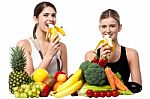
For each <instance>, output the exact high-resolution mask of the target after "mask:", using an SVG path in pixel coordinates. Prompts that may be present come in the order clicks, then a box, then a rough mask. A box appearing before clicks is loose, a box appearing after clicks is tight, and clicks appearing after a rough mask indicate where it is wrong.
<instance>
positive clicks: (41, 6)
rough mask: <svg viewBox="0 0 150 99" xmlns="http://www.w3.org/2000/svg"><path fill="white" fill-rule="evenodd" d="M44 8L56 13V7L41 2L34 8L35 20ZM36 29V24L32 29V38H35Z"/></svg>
mask: <svg viewBox="0 0 150 99" xmlns="http://www.w3.org/2000/svg"><path fill="white" fill-rule="evenodd" d="M46 7H51V8H53V9H54V10H55V12H57V10H56V7H55V6H54V5H53V4H52V3H50V2H41V3H39V4H37V5H36V6H35V8H34V16H35V17H36V18H38V16H39V14H40V13H41V12H42V11H43V9H44V8H46ZM36 28H37V24H35V26H34V29H33V36H35V32H36Z"/></svg>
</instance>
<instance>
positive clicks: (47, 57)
mask: <svg viewBox="0 0 150 99" xmlns="http://www.w3.org/2000/svg"><path fill="white" fill-rule="evenodd" d="M51 60H52V56H51V55H45V56H44V58H43V60H42V62H41V64H40V65H39V67H40V68H45V69H47V67H48V65H49V63H50V62H51Z"/></svg>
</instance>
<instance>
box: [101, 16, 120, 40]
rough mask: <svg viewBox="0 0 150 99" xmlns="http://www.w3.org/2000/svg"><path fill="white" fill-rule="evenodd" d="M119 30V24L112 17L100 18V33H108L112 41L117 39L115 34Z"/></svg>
mask: <svg viewBox="0 0 150 99" xmlns="http://www.w3.org/2000/svg"><path fill="white" fill-rule="evenodd" d="M120 30H121V25H120V26H119V25H118V22H117V20H115V19H114V18H112V17H109V18H106V19H102V20H101V21H100V32H101V33H102V36H103V37H104V35H106V34H108V35H109V36H110V37H111V38H112V40H113V41H116V40H117V34H118V32H120Z"/></svg>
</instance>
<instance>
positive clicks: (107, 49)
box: [100, 43, 111, 59]
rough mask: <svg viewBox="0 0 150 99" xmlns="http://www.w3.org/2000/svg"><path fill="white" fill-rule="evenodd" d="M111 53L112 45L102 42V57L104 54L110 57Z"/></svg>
mask: <svg viewBox="0 0 150 99" xmlns="http://www.w3.org/2000/svg"><path fill="white" fill-rule="evenodd" d="M110 53H111V47H109V46H108V44H107V43H104V44H102V46H101V48H100V59H101V58H102V57H104V56H106V57H107V58H109V56H110Z"/></svg>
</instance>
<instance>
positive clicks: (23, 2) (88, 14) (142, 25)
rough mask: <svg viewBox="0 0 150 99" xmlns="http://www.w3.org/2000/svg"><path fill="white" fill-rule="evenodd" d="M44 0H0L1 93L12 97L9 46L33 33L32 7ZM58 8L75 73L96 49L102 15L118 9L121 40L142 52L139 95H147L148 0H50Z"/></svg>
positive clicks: (72, 69)
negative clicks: (141, 81)
mask: <svg viewBox="0 0 150 99" xmlns="http://www.w3.org/2000/svg"><path fill="white" fill-rule="evenodd" d="M41 1H42V0H3V1H2V0H1V1H0V13H1V15H0V32H1V33H0V34H1V37H0V45H1V48H0V78H1V81H0V92H1V96H2V97H5V98H6V97H7V98H9V99H10V98H12V97H11V96H10V95H9V91H8V75H9V73H10V71H11V68H10V63H9V62H10V55H9V53H10V47H14V46H15V45H16V43H17V41H19V40H21V39H25V38H27V37H29V36H31V35H32V30H33V27H34V21H33V9H34V7H35V5H36V4H37V3H39V2H41ZM49 1H50V2H52V3H53V4H54V5H55V6H56V8H57V12H58V14H57V25H58V26H63V27H64V29H65V31H66V34H67V36H66V37H62V42H64V43H65V44H66V46H67V51H68V72H69V74H71V73H74V72H75V71H76V70H77V69H78V68H79V65H80V64H81V62H83V61H84V55H85V53H86V52H87V51H88V50H91V49H94V48H95V46H96V44H97V42H98V41H99V39H101V34H100V33H99V29H98V25H99V16H100V14H101V12H102V11H104V10H106V9H108V8H112V9H115V10H117V11H118V13H119V14H120V17H121V23H122V24H123V29H122V31H121V32H120V33H119V38H118V40H119V42H120V44H122V45H124V46H127V47H131V48H134V49H136V50H137V51H138V52H139V57H140V65H141V73H142V79H143V91H142V92H141V93H139V94H138V95H137V96H133V97H129V98H131V99H132V98H135V97H136V98H138V97H139V96H140V97H146V96H148V91H149V83H150V82H149V77H147V76H148V75H149V74H148V73H149V68H148V65H149V55H150V54H149V48H150V45H149V44H148V42H150V40H149V36H148V35H149V22H150V19H149V17H150V14H149V10H148V9H150V6H149V5H148V0H49Z"/></svg>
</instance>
